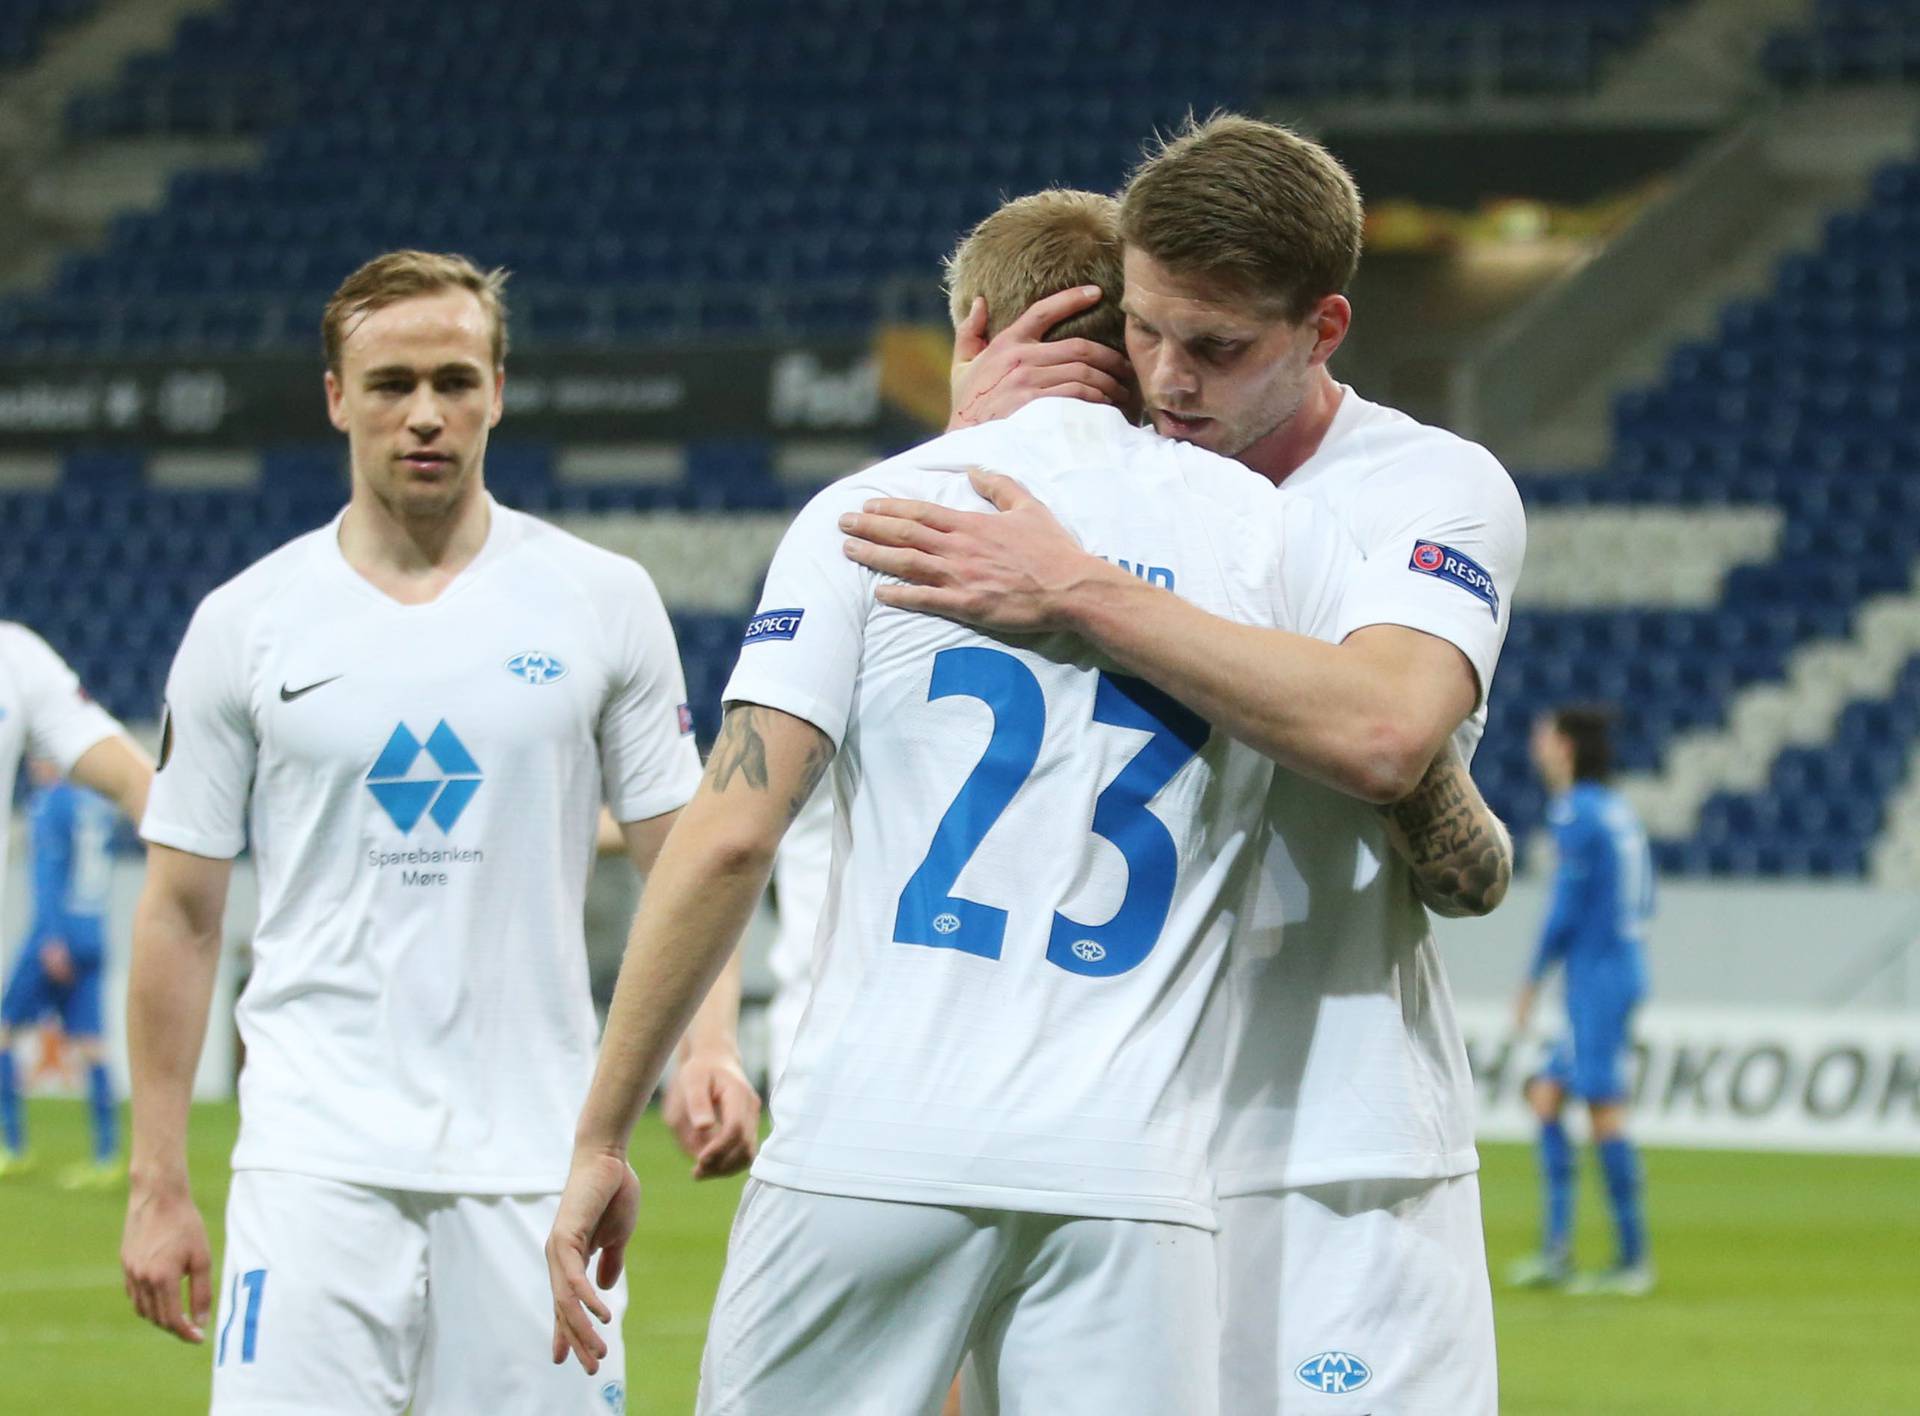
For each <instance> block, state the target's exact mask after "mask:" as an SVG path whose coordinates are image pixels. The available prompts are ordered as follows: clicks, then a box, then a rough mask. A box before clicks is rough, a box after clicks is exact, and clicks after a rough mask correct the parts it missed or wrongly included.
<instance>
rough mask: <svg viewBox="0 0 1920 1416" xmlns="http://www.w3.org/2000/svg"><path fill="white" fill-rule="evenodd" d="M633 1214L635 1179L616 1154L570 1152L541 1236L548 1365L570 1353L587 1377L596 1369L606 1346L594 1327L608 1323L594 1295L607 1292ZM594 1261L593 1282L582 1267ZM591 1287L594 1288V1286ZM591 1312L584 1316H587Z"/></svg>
mask: <svg viewBox="0 0 1920 1416" xmlns="http://www.w3.org/2000/svg"><path fill="white" fill-rule="evenodd" d="M639 1213H640V1180H639V1177H638V1176H636V1175H635V1174H634V1173H633V1167H632V1166H631V1165H628V1164H627V1158H626V1157H625V1156H623V1155H613V1154H610V1153H608V1152H605V1151H575V1152H574V1156H573V1168H572V1170H571V1171H570V1172H569V1173H568V1175H567V1188H566V1190H565V1191H564V1192H563V1193H562V1194H561V1196H560V1210H559V1213H557V1214H556V1215H555V1216H554V1217H553V1232H552V1233H551V1234H549V1235H548V1236H547V1282H548V1283H549V1284H550V1285H551V1286H552V1288H553V1354H552V1355H553V1361H554V1365H555V1366H558V1365H560V1364H561V1363H562V1362H564V1361H566V1360H567V1353H569V1352H571V1353H573V1355H574V1356H576V1357H578V1358H579V1359H580V1365H581V1366H582V1367H585V1368H586V1369H587V1371H588V1372H589V1373H597V1372H598V1371H599V1370H600V1362H601V1359H603V1358H604V1357H605V1356H606V1355H607V1341H606V1339H605V1338H603V1337H602V1336H600V1333H599V1331H598V1329H596V1328H595V1327H594V1325H593V1319H594V1318H598V1319H599V1320H600V1321H601V1322H602V1323H611V1322H612V1321H613V1310H612V1309H611V1308H609V1307H608V1306H607V1303H606V1300H605V1299H603V1298H602V1297H601V1296H600V1293H601V1291H602V1290H603V1289H608V1288H611V1287H613V1284H614V1280H616V1279H617V1278H619V1277H620V1270H621V1268H622V1266H623V1265H624V1264H625V1262H626V1257H627V1241H628V1240H629V1239H631V1238H632V1237H633V1226H634V1221H635V1220H636V1219H637V1218H638V1217H639ZM596 1252H597V1253H598V1254H599V1255H600V1262H599V1264H598V1265H597V1267H596V1269H595V1272H594V1275H593V1278H592V1279H591V1280H589V1279H588V1277H587V1265H588V1263H589V1261H590V1260H591V1259H592V1258H593V1256H594V1254H595V1253H596ZM595 1284H598V1285H599V1286H598V1287H595ZM589 1314H591V1317H590V1316H589Z"/></svg>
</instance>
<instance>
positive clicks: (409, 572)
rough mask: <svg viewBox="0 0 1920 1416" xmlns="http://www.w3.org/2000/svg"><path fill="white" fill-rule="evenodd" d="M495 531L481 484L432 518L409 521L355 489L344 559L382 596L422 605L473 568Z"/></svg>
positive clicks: (345, 525) (343, 536) (344, 533)
mask: <svg viewBox="0 0 1920 1416" xmlns="http://www.w3.org/2000/svg"><path fill="white" fill-rule="evenodd" d="M491 528H492V513H491V510H490V508H489V503H488V500H487V495H486V491H485V489H484V488H482V487H481V486H479V485H478V484H477V483H476V484H475V485H474V486H473V487H472V489H471V490H470V491H469V492H467V493H466V494H465V495H463V496H462V497H461V498H460V500H459V501H458V502H457V503H455V505H454V506H452V507H451V508H449V509H448V511H447V512H446V514H444V515H441V516H432V517H418V516H407V515H405V514H403V513H402V512H400V511H399V509H397V508H395V507H393V506H391V505H389V504H388V503H387V502H385V501H383V500H382V499H381V498H380V497H378V496H376V495H374V494H373V492H372V491H370V490H369V489H368V488H366V487H364V486H360V485H358V484H356V485H355V487H354V489H353V497H352V499H351V500H350V501H348V503H347V510H346V514H345V515H344V516H342V517H341V519H340V554H341V556H342V557H344V558H345V560H346V562H347V564H348V566H350V567H351V568H352V569H353V571H354V572H355V574H357V575H359V576H361V577H362V578H363V579H365V580H367V581H369V582H371V583H372V585H373V586H374V588H375V589H377V590H379V591H380V592H381V593H382V594H385V595H388V596H390V597H391V598H393V599H395V600H398V601H400V602H401V603H402V604H406V605H422V604H426V603H427V602H429V601H431V600H435V599H437V598H439V596H440V594H441V592H442V591H444V590H445V589H446V588H447V586H449V585H451V584H452V583H453V581H454V578H455V577H456V576H458V575H459V574H460V572H461V571H463V570H465V569H466V568H467V567H468V566H470V565H472V564H473V562H474V559H475V558H476V557H477V556H478V555H479V554H480V551H481V548H482V547H483V546H485V545H486V543H487V533H488V531H489V530H490V529H491Z"/></svg>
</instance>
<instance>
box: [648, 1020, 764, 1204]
mask: <svg viewBox="0 0 1920 1416" xmlns="http://www.w3.org/2000/svg"><path fill="white" fill-rule="evenodd" d="M660 1109H661V1114H662V1116H664V1117H665V1119H666V1123H667V1126H668V1128H669V1129H670V1130H671V1131H672V1132H673V1137H674V1139H675V1140H676V1141H678V1142H679V1143H680V1149H681V1150H683V1151H685V1152H686V1153H687V1154H688V1155H690V1156H692V1157H693V1160H694V1165H693V1178H694V1179H696V1180H711V1179H714V1178H715V1177H718V1176H723V1175H737V1174H739V1173H740V1172H741V1171H742V1170H745V1169H746V1168H747V1167H748V1166H749V1165H751V1164H753V1157H754V1154H755V1152H756V1151H757V1150H758V1148H759V1145H760V1093H759V1092H757V1091H755V1090H754V1089H753V1083H752V1082H750V1081H748V1080H747V1074H746V1070H745V1069H744V1068H743V1067H742V1066H741V1065H740V1055H739V1053H737V1052H725V1051H721V1052H695V1053H689V1054H687V1055H685V1056H683V1057H682V1058H681V1060H680V1065H679V1067H678V1068H676V1069H675V1071H674V1074H673V1077H672V1079H671V1080H670V1081H668V1083H667V1086H666V1092H665V1095H664V1096H663V1097H662V1098H661V1108H660Z"/></svg>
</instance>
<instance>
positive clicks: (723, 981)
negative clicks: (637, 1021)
mask: <svg viewBox="0 0 1920 1416" xmlns="http://www.w3.org/2000/svg"><path fill="white" fill-rule="evenodd" d="M679 816H680V813H679V812H677V811H670V812H667V813H666V814H665V815H662V816H656V817H653V818H652V819H651V820H647V821H627V822H623V823H621V825H620V828H619V829H620V831H621V833H622V838H623V840H624V842H625V844H626V849H627V855H628V856H629V857H630V858H631V859H632V861H633V864H634V867H635V868H636V869H637V870H639V872H640V873H641V874H642V875H649V874H650V873H651V872H652V870H653V865H654V861H655V860H656V859H658V857H659V855H660V848H661V846H663V845H664V844H665V843H666V840H667V836H668V834H669V833H670V832H671V831H672V829H673V824H674V822H675V821H677V820H678V819H679ZM661 1113H662V1116H663V1117H664V1119H665V1120H666V1123H667V1126H668V1128H669V1129H670V1130H671V1131H672V1132H673V1135H674V1139H675V1140H677V1141H678V1142H679V1143H680V1149H681V1150H683V1151H685V1152H686V1153H687V1154H688V1155H690V1156H692V1157H693V1162H694V1164H693V1178H694V1179H696V1180H710V1179H715V1178H718V1177H720V1176H726V1175H737V1174H738V1173H739V1172H740V1171H742V1170H745V1169H746V1168H747V1167H748V1166H749V1165H751V1164H753V1157H754V1154H755V1152H756V1151H757V1150H758V1149H759V1144H760V1093H759V1092H757V1091H755V1090H754V1088H753V1083H752V1081H751V1080H749V1079H748V1077H747V1069H746V1065H745V1064H744V1063H743V1062H742V1061H741V1060H740V950H739V949H735V950H734V951H733V952H732V953H731V954H729V955H728V956H727V964H726V967H725V968H723V969H721V970H720V977H719V978H717V979H715V980H714V983H713V987H712V988H710V989H708V990H707V996H706V999H705V1001H704V1002H702V1003H701V1005H700V1011H699V1012H697V1013H695V1014H694V1015H693V1022H692V1023H690V1024H689V1025H688V1027H687V1033H686V1036H685V1037H683V1038H681V1040H680V1047H679V1051H678V1053H677V1054H676V1056H675V1059H674V1070H673V1078H672V1080H671V1081H669V1082H668V1083H667V1087H666V1092H665V1094H664V1095H663V1096H662V1098H661Z"/></svg>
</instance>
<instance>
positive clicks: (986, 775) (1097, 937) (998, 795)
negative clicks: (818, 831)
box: [893, 647, 1210, 978]
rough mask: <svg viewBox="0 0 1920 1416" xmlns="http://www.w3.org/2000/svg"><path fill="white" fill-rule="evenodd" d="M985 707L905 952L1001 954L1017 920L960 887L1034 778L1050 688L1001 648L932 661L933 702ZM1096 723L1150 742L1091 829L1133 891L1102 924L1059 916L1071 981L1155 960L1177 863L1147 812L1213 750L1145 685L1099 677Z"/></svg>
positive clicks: (1052, 944) (1191, 718)
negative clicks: (914, 947) (977, 747)
mask: <svg viewBox="0 0 1920 1416" xmlns="http://www.w3.org/2000/svg"><path fill="white" fill-rule="evenodd" d="M951 697H962V698H977V699H979V700H980V701H981V702H983V703H985V704H986V705H987V706H988V707H989V708H991V709H992V710H993V734H992V736H991V737H990V738H989V739H988V740H987V747H986V751H985V752H984V753H982V754H981V757H980V761H979V763H978V764H976V765H975V767H974V769H973V772H972V773H971V775H969V776H968V778H967V780H966V782H965V783H964V784H963V785H962V786H961V788H960V794H959V795H958V796H956V797H955V798H954V799H953V803H952V804H951V805H950V806H948V807H947V811H946V814H945V815H944V816H942V817H941V818H940V825H939V826H938V828H936V829H935V831H934V833H933V844H932V845H930V846H929V847H928V848H927V856H926V859H925V860H923V861H921V862H920V868H919V869H918V870H916V871H914V873H913V878H912V879H910V880H908V881H907V888H906V889H905V890H903V891H902V892H901V894H900V906H899V910H898V912H897V913H896V914H895V916H894V925H893V937H894V940H895V942H897V943H901V944H924V945H927V946H929V947H931V948H935V949H959V950H961V951H962V952H963V953H968V954H978V955H979V956H981V957H982V958H986V959H997V958H999V957H1000V945H1001V942H1002V940H1003V939H1004V938H1005V935H1006V928H1007V912H1006V911H1005V910H1002V909H996V908H994V907H993V906H992V905H983V904H981V903H979V902H978V901H976V900H963V899H960V898H958V897H956V896H955V895H953V893H952V890H953V886H954V882H955V881H956V880H958V879H959V878H960V872H961V871H962V870H963V869H965V868H966V864H967V862H968V861H969V860H971V859H972V858H973V853H974V852H975V851H976V850H978V849H979V848H980V843H981V842H982V841H983V840H985V839H986V836H987V832H989V831H991V830H992V829H993V825H994V823H995V822H996V821H998V820H999V819H1000V814H1001V813H1002V812H1003V811H1005V810H1006V809H1007V805H1008V803H1009V802H1011V801H1012V800H1013V798H1014V795H1015V794H1016V793H1017V792H1018V791H1019V790H1020V788H1021V786H1022V785H1023V784H1024V783H1025V782H1026V780H1027V778H1028V777H1029V776H1030V775H1032V773H1033V767H1034V763H1035V762H1036V761H1037V760H1038V758H1039V756H1040V741H1041V738H1042V736H1043V735H1044V733H1045V731H1046V722H1047V704H1046V699H1045V697H1044V696H1043V695H1042V694H1041V691H1040V680H1039V679H1038V678H1036V677H1035V676H1034V673H1033V670H1032V669H1030V668H1028V667H1027V666H1026V665H1025V664H1024V663H1022V662H1021V661H1020V660H1019V659H1017V658H1015V657H1014V656H1013V655H1011V654H1009V653H1006V652H1005V651H1004V650H1000V649H983V648H977V647H968V648H960V649H943V650H941V651H940V652H939V653H938V654H936V655H935V656H934V660H933V682H932V683H931V684H930V685H929V686H928V689H927V701H928V702H932V701H934V700H935V699H939V698H951ZM1093 721H1094V722H1096V723H1107V724H1110V725H1112V726H1115V727H1122V728H1136V729H1138V730H1140V731H1142V732H1146V733H1150V734H1152V736H1151V737H1150V738H1149V739H1148V741H1147V744H1146V746H1144V747H1142V748H1141V749H1140V751H1139V752H1138V753H1136V754H1135V755H1134V756H1133V758H1132V760H1131V761H1129V762H1128V763H1127V765H1126V766H1125V767H1123V768H1121V770H1120V775H1119V776H1117V777H1115V778H1114V779H1113V782H1112V784H1111V785H1109V786H1108V787H1107V789H1106V790H1105V791H1104V792H1102V793H1100V797H1099V799H1098V800H1097V801H1096V802H1095V803H1094V807H1093V831H1094V834H1095V835H1098V836H1102V837H1104V838H1105V839H1106V840H1108V841H1111V842H1112V843H1113V845H1114V846H1115V847H1116V848H1118V850H1119V851H1120V854H1121V855H1122V856H1123V857H1124V858H1125V859H1126V862H1127V891H1126V895H1125V897H1124V898H1123V899H1122V900H1121V902H1120V908H1119V909H1118V910H1116V911H1115V912H1114V916H1113V918H1112V919H1110V920H1108V921H1106V923H1104V924H1091V925H1090V924H1082V923H1080V922H1079V921H1077V920H1073V919H1069V918H1068V917H1067V916H1066V915H1064V914H1061V913H1059V912H1058V911H1056V912H1055V913H1054V916H1053V929H1052V932H1051V934H1050V935H1049V937H1048V940H1047V961H1048V962H1049V963H1052V964H1055V965H1057V966H1058V967H1060V968H1063V969H1065V970H1067V971H1068V972H1069V973H1076V974H1084V975H1086V976H1088V977H1092V978H1105V977H1108V976H1110V975H1113V974H1121V973H1125V972H1126V971H1127V970H1128V969H1131V968H1133V967H1135V966H1136V965H1138V964H1139V962H1140V961H1141V960H1142V959H1144V958H1146V957H1147V955H1148V954H1149V953H1151V952H1152V950H1153V946H1154V945H1155V944H1156V943H1157V942H1158V941H1159V938H1160V930H1161V928H1162V927H1163V926H1164V925H1165V924H1166V922H1167V910H1168V909H1169V907H1170V906H1171V905H1172V903H1173V886H1174V879H1175V876H1176V875H1177V874H1178V867H1179V854H1178V851H1177V850H1176V848H1175V846H1174V842H1173V837H1172V835H1171V834H1169V832H1168V831H1167V828H1166V825H1165V824H1164V823H1163V822H1162V821H1161V820H1160V818H1159V817H1157V816H1155V815H1154V814H1153V813H1152V812H1151V811H1149V810H1147V803H1148V802H1149V801H1151V800H1152V799H1153V798H1154V796H1155V795H1156V794H1157V793H1158V792H1159V791H1160V789H1161V788H1162V787H1164V786H1166V784H1167V783H1168V782H1170V781H1172V780H1173V777H1174V774H1175V773H1176V772H1178V771H1179V770H1180V769H1181V768H1182V767H1184V766H1186V765H1187V763H1189V762H1191V761H1192V760H1193V758H1194V756H1195V754H1197V753H1198V752H1199V751H1200V749H1201V748H1202V747H1204V746H1205V745H1206V741H1207V737H1208V735H1209V732H1210V729H1209V728H1208V726H1207V723H1206V720H1205V719H1203V718H1201V717H1200V715H1199V714H1197V713H1195V712H1193V711H1192V710H1191V709H1189V708H1185V707H1183V706H1182V705H1180V704H1178V703H1176V702H1174V701H1173V700H1172V699H1171V698H1169V697H1167V695H1166V694H1164V693H1162V692H1160V690H1159V689H1157V688H1154V687H1152V686H1151V685H1150V684H1146V683H1143V682H1141V681H1140V680H1139V679H1131V678H1120V677H1117V676H1115V675H1111V674H1101V675H1100V681H1099V685H1098V687H1097V688H1096V689H1095V691H1094V699H1093Z"/></svg>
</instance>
